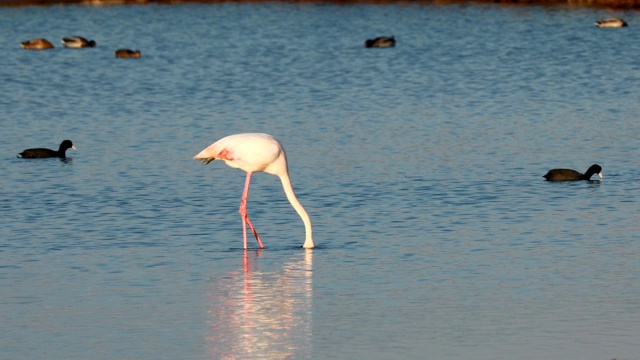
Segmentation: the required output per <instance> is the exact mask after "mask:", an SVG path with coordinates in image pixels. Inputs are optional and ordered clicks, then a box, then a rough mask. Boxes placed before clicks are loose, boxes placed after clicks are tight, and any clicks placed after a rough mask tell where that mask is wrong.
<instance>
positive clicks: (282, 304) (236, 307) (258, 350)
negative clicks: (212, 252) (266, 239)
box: [207, 250, 313, 359]
mask: <svg viewBox="0 0 640 360" xmlns="http://www.w3.org/2000/svg"><path fill="white" fill-rule="evenodd" d="M260 255H261V250H258V251H257V252H248V251H245V252H244V258H243V264H242V270H239V271H234V272H231V273H227V274H225V275H224V276H222V277H220V278H219V279H215V280H214V282H213V284H212V286H211V295H210V302H209V315H210V333H209V336H208V339H207V340H208V346H209V349H210V354H211V356H212V358H214V359H250V358H251V359H256V358H260V359H285V358H291V359H300V358H309V357H311V313H312V303H311V300H312V288H313V287H312V267H313V266H312V265H313V251H312V250H306V251H304V252H299V253H296V254H295V255H294V256H292V257H291V258H290V259H289V261H287V262H286V263H284V265H280V266H278V267H277V268H273V267H270V265H272V264H268V263H265V264H261V262H260V259H258V258H259V257H260Z"/></svg>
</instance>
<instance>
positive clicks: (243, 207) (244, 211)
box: [238, 172, 264, 250]
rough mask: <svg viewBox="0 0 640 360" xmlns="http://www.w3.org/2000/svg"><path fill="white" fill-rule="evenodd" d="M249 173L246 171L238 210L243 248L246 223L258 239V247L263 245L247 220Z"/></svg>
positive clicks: (245, 247) (245, 236)
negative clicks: (240, 219)
mask: <svg viewBox="0 0 640 360" xmlns="http://www.w3.org/2000/svg"><path fill="white" fill-rule="evenodd" d="M251 174H252V173H250V172H248V173H247V179H246V180H245V182H244V192H243V193H242V200H241V201H240V210H239V211H238V212H239V213H240V217H241V218H242V236H243V241H244V249H245V250H246V249H247V225H249V228H251V231H252V232H253V236H255V237H256V240H258V246H260V249H264V245H263V244H262V241H261V240H260V236H258V232H257V231H256V229H255V228H254V227H253V225H252V224H251V221H250V220H249V214H248V213H247V199H248V198H249V183H250V182H251Z"/></svg>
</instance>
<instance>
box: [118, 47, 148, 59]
mask: <svg viewBox="0 0 640 360" xmlns="http://www.w3.org/2000/svg"><path fill="white" fill-rule="evenodd" d="M115 55H116V57H117V58H139V57H140V56H141V55H142V54H141V53H140V50H136V51H133V50H129V49H118V50H116V52H115Z"/></svg>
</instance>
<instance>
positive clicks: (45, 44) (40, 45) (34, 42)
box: [20, 38, 53, 50]
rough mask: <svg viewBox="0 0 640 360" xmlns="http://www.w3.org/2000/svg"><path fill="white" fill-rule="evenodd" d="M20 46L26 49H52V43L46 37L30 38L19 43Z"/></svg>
mask: <svg viewBox="0 0 640 360" xmlns="http://www.w3.org/2000/svg"><path fill="white" fill-rule="evenodd" d="M20 47H22V48H23V49H26V50H45V49H53V44H52V43H50V42H49V41H48V40H47V39H42V38H39V39H31V40H27V41H23V42H21V43H20Z"/></svg>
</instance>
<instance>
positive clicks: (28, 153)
mask: <svg viewBox="0 0 640 360" xmlns="http://www.w3.org/2000/svg"><path fill="white" fill-rule="evenodd" d="M67 149H73V150H75V149H76V147H75V146H73V143H72V142H71V140H65V141H63V142H62V143H60V148H59V149H58V151H55V150H51V149H45V148H36V149H27V150H25V151H23V152H21V153H20V156H19V157H21V158H24V159H40V158H52V157H57V158H65V157H67V156H66V152H67Z"/></svg>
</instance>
